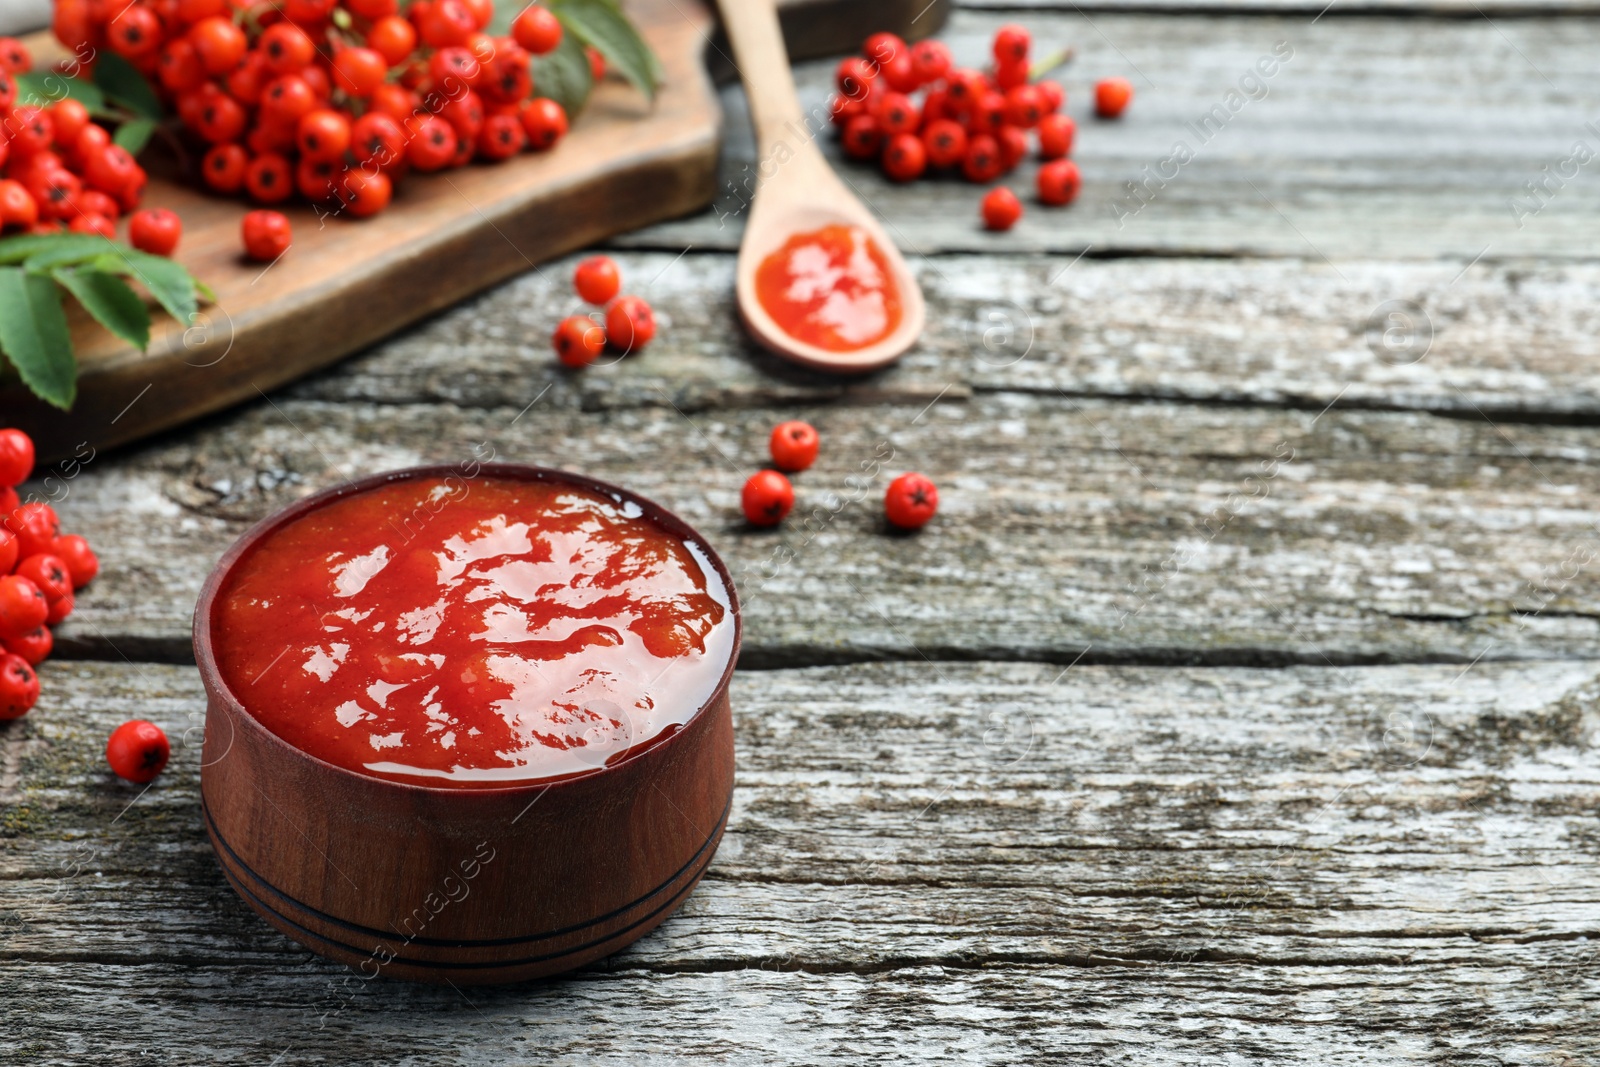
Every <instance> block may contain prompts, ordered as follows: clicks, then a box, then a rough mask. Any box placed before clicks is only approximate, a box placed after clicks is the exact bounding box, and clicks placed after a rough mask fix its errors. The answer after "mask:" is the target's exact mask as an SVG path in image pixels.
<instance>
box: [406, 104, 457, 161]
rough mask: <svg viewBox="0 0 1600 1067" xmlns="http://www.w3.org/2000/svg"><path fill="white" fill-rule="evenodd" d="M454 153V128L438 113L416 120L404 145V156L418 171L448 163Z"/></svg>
mask: <svg viewBox="0 0 1600 1067" xmlns="http://www.w3.org/2000/svg"><path fill="white" fill-rule="evenodd" d="M455 154H456V128H455V127H454V126H452V125H450V124H449V123H448V122H446V121H445V120H444V119H442V118H440V117H439V116H438V115H428V116H425V117H423V118H422V119H420V120H418V122H417V125H416V129H415V130H414V131H413V133H412V135H411V143H410V144H408V145H407V146H406V158H407V159H409V160H410V161H411V165H412V166H413V167H416V168H417V169H418V170H420V171H435V170H439V169H440V168H442V167H444V166H446V165H447V164H449V162H450V160H451V158H452V157H454V156H455Z"/></svg>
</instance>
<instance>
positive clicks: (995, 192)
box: [983, 185, 1022, 230]
mask: <svg viewBox="0 0 1600 1067" xmlns="http://www.w3.org/2000/svg"><path fill="white" fill-rule="evenodd" d="M1021 217H1022V201H1020V200H1018V199H1017V194H1016V193H1013V192H1012V191H1011V190H1010V189H1007V188H1006V187H1005V186H1003V185H997V186H995V187H994V188H993V189H990V190H989V192H988V193H987V194H985V195H984V198H983V224H984V225H985V226H987V227H989V229H991V230H1009V229H1011V227H1012V226H1014V225H1016V222H1017V220H1018V219H1020V218H1021Z"/></svg>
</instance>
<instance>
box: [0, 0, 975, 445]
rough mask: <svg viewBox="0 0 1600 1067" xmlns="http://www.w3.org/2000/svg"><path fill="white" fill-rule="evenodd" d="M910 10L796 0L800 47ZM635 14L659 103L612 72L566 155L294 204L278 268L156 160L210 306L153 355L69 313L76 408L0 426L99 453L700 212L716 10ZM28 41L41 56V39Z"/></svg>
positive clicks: (937, 16)
mask: <svg viewBox="0 0 1600 1067" xmlns="http://www.w3.org/2000/svg"><path fill="white" fill-rule="evenodd" d="M910 4H911V0H902V2H900V3H898V4H896V5H892V6H891V7H890V8H888V9H886V10H885V11H884V12H883V13H882V15H881V16H869V13H867V12H865V11H863V10H861V9H859V8H857V7H855V6H854V5H848V4H840V3H837V2H833V0H821V2H819V0H799V2H798V3H794V2H793V0H791V6H793V7H794V8H795V9H796V10H795V12H794V13H793V14H792V15H791V22H794V21H796V20H797V19H798V20H801V21H802V24H803V26H804V34H803V38H804V39H803V42H802V43H803V44H804V46H805V47H808V48H811V49H813V50H815V49H816V48H818V47H823V46H831V47H835V48H842V47H845V46H846V44H847V43H848V42H855V41H858V40H860V38H861V36H862V35H863V33H864V32H866V30H865V29H864V27H869V26H873V25H875V24H876V19H877V18H878V17H886V18H889V19H890V20H891V21H897V24H903V25H904V26H905V27H906V28H908V29H916V28H919V27H920V28H921V29H922V30H923V31H925V32H931V31H932V30H934V29H937V28H938V26H939V23H940V20H941V19H942V18H943V16H944V14H945V12H946V5H945V4H942V3H941V4H935V5H933V6H932V7H931V8H930V9H929V10H928V12H927V14H926V15H925V17H923V18H922V19H920V20H919V21H918V23H917V24H913V23H912V22H911V21H910V18H909V17H908V16H907V15H906V13H905V12H904V11H902V10H901V9H902V8H909V7H910ZM632 14H633V16H634V17H635V19H636V21H637V22H638V24H639V26H640V30H641V32H642V33H644V35H645V36H646V38H647V39H648V40H649V41H650V43H651V45H652V47H653V48H654V50H655V51H656V53H657V55H658V56H659V57H660V58H661V61H662V65H663V69H664V74H663V79H662V88H661V91H660V92H659V93H658V94H657V96H656V98H655V100H654V101H653V102H651V101H647V100H645V99H644V97H642V96H641V95H639V94H638V93H636V92H635V91H633V90H632V89H631V88H628V87H626V86H625V85H624V84H623V83H621V82H620V81H619V80H617V79H610V80H609V81H608V82H607V83H605V84H603V85H602V86H601V87H600V88H599V89H598V90H597V91H596V93H595V94H594V96H593V97H592V98H591V100H590V102H589V104H588V105H587V106H586V107H585V109H584V111H583V113H582V114H581V115H580V116H579V117H578V118H577V120H576V121H575V122H574V125H573V129H572V132H571V134H570V135H569V136H568V137H567V138H565V139H564V140H563V141H562V143H561V145H560V146H558V148H557V149H555V150H553V151H551V152H548V153H525V154H523V155H520V156H517V157H516V158H514V159H512V160H509V161H507V162H506V163H503V164H499V165H495V166H471V167H466V168H462V169H460V170H456V171H452V172H450V173H448V174H438V175H426V176H424V175H412V176H410V177H409V178H408V179H407V180H406V181H405V182H404V183H402V185H401V186H400V188H399V189H398V190H397V193H396V197H395V203H394V206H393V207H392V208H391V209H390V210H388V211H386V212H384V213H383V214H382V215H381V216H379V217H377V218H373V219H364V220H355V219H351V218H347V217H344V216H343V214H342V213H341V212H338V211H333V212H329V211H328V210H326V209H325V208H324V209H321V210H319V209H317V208H315V207H312V206H309V205H305V204H298V205H291V206H287V207H286V208H285V213H286V214H288V215H289V217H290V221H291V222H292V223H293V226H294V234H295V244H294V248H293V251H292V252H290V253H289V254H288V255H287V257H286V258H285V259H284V260H283V261H282V263H281V265H278V264H274V265H271V266H268V267H263V265H262V264H259V263H250V262H247V261H245V260H244V259H243V258H242V257H241V255H240V251H239V220H240V219H241V218H242V217H243V216H244V214H245V212H246V211H248V210H249V209H250V207H251V205H250V204H247V203H245V202H243V201H235V200H228V199H223V198H218V197H215V196H211V195H209V194H207V193H205V192H204V191H202V190H200V189H198V188H194V187H193V186H192V184H191V183H190V182H188V181H185V180H183V178H182V176H181V173H180V168H179V166H178V164H177V163H176V162H175V161H173V160H162V159H155V160H152V161H147V162H149V163H150V165H151V167H152V171H153V178H152V182H151V185H150V188H149V190H148V191H147V193H146V196H145V201H144V203H145V205H146V206H159V207H169V208H172V209H174V210H176V211H178V213H179V214H180V215H181V216H182V217H183V219H184V223H185V233H184V240H183V243H182V246H181V247H180V249H179V252H178V255H177V258H178V259H179V260H180V261H181V262H183V264H184V265H185V266H187V267H188V268H189V269H190V270H191V272H192V273H194V275H195V276H196V277H198V278H200V279H201V280H203V281H205V282H206V283H207V284H209V285H210V286H211V287H212V288H213V289H214V290H215V292H216V302H215V304H214V305H213V306H211V307H208V308H206V309H203V311H202V312H201V313H200V315H199V316H198V318H197V320H196V321H195V322H193V323H179V322H176V321H175V320H173V319H171V318H170V317H167V316H163V315H158V316H157V320H158V321H157V323H156V326H155V328H154V330H153V332H152V336H151V342H150V347H149V349H148V351H146V352H144V353H141V352H139V351H138V350H136V349H134V348H132V347H130V346H128V345H127V344H125V343H124V342H122V341H120V340H118V339H117V338H115V337H113V336H111V334H109V333H108V332H106V331H105V330H104V329H102V328H101V327H99V326H98V325H97V324H95V323H94V322H93V321H92V320H91V319H90V318H89V317H88V316H87V315H86V314H78V315H76V316H75V318H74V329H73V340H74V347H75V349H76V352H77V355H78V361H79V365H80V368H81V373H80V376H79V396H78V401H77V403H76V405H75V406H74V408H73V410H72V412H71V413H70V414H64V413H62V412H60V411H57V410H56V409H54V408H52V407H49V406H48V405H46V404H44V403H43V402H41V401H38V400H36V399H35V398H34V397H33V396H32V395H31V394H29V393H28V392H27V391H26V390H25V389H24V388H23V387H22V385H21V384H20V382H18V381H17V380H16V379H15V378H14V377H12V376H7V377H5V378H3V379H0V408H3V409H4V410H5V412H6V421H7V424H8V425H16V426H21V427H22V428H23V429H25V430H27V431H28V432H29V433H31V434H33V435H34V437H35V438H36V440H37V441H38V444H39V447H40V449H41V451H42V452H43V453H44V454H45V455H48V456H51V457H58V456H64V455H70V454H71V453H72V451H73V445H74V444H75V443H76V442H77V441H79V440H82V439H83V438H85V437H90V438H92V439H94V440H95V441H96V442H97V443H99V444H100V446H101V447H104V446H109V445H114V444H119V443H122V442H126V441H131V440H136V439H138V438H139V437H142V436H145V435H148V434H150V433H153V432H155V431H157V430H161V429H166V428H168V427H171V426H175V425H179V424H181V423H183V422H186V421H189V420H192V419H194V418H197V417H199V416H201V415H205V414H209V413H211V412H214V411H217V410H219V409H221V408H225V407H228V406H229V405H231V404H236V403H238V402H239V401H241V400H244V399H249V398H253V397H255V396H256V395H258V392H257V391H258V390H260V389H270V388H273V387H275V386H277V385H280V384H283V383H284V382H288V381H292V380H294V379H295V378H297V377H300V376H301V375H304V374H306V373H308V372H310V371H312V370H315V369H318V368H320V367H325V366H327V365H329V364H330V363H333V362H336V361H337V360H339V359H342V358H343V357H345V356H347V355H349V354H350V353H351V352H354V351H356V350H357V349H359V348H362V347H364V346H366V345H369V344H371V343H372V342H374V341H376V340H378V339H379V338H382V337H384V336H387V335H388V334H391V333H393V332H395V331H396V330H398V329H400V328H402V327H404V326H407V325H409V324H411V323H413V322H416V321H417V320H419V319H422V318H424V317H426V316H428V315H430V314H433V313H435V312H438V311H441V310H443V309H444V308H447V307H449V306H450V305H452V304H454V303H457V302H459V301H460V300H462V299H464V298H465V297H467V296H470V295H472V294H473V293H476V292H479V291H481V290H483V289H484V288H486V287H488V286H490V285H493V284H494V283H496V282H499V281H502V280H504V279H505V278H507V277H510V276H512V275H514V274H518V273H521V272H523V271H525V270H528V269H530V268H531V267H533V266H534V264H535V263H538V262H540V261H543V260H545V259H549V258H551V257H553V256H558V255H561V254H563V253H566V252H570V251H572V250H573V249H576V248H581V247H583V246H585V245H589V244H593V243H594V242H595V241H597V240H600V239H601V238H604V237H607V236H610V235H612V234H615V233H618V232H620V231H625V230H629V229H634V228H637V227H639V226H642V225H644V224H646V223H649V222H655V221H659V220H661V219H665V218H672V217H674V216H676V215H681V214H683V213H685V212H688V211H693V210H695V209H697V208H700V207H702V206H703V205H705V204H706V203H707V202H709V200H710V199H711V196H712V194H713V184H714V177H713V170H714V167H715V161H716V155H717V142H718V137H719V133H720V128H721V112H720V110H719V108H718V106H717V100H716V97H715V95H714V93H713V91H712V86H711V82H710V80H709V77H708V75H707V72H706V69H705V62H706V56H707V54H708V52H710V53H711V54H715V52H714V50H713V49H711V48H710V47H709V42H708V34H709V33H710V32H711V28H712V25H713V23H712V18H711V15H710V12H709V11H708V10H707V7H706V5H705V4H704V3H703V2H702V0H637V2H636V3H634V5H633V8H632ZM35 43H36V44H37V45H38V50H39V51H40V52H41V61H43V59H44V56H45V50H46V49H47V48H48V47H49V44H48V41H47V40H40V39H35ZM156 155H159V153H156Z"/></svg>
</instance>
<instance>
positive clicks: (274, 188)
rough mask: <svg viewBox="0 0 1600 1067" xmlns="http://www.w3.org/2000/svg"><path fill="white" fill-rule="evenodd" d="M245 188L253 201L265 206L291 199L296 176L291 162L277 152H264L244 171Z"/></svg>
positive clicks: (247, 216)
mask: <svg viewBox="0 0 1600 1067" xmlns="http://www.w3.org/2000/svg"><path fill="white" fill-rule="evenodd" d="M244 187H245V189H246V190H247V191H248V192H249V193H250V196H251V198H252V199H254V200H258V201H260V202H261V203H263V204H276V203H278V202H279V201H283V200H287V199H289V197H290V195H291V194H293V193H294V174H293V173H292V172H291V171H290V169H289V161H288V160H287V159H286V158H284V157H283V156H282V155H280V154H279V153H277V152H263V153H262V154H261V155H259V156H257V157H256V158H254V159H252V160H251V161H250V165H249V166H247V167H246V168H245V169H244ZM249 217H250V216H249V215H246V216H245V218H246V219H248V218H249Z"/></svg>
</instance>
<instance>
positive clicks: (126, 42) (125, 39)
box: [106, 4, 161, 60]
mask: <svg viewBox="0 0 1600 1067" xmlns="http://www.w3.org/2000/svg"><path fill="white" fill-rule="evenodd" d="M106 40H107V41H108V42H109V43H110V45H111V50H112V51H113V52H116V53H117V54H118V55H122V56H127V57H128V58H129V59H133V60H138V59H142V58H143V57H144V56H147V55H149V54H150V53H152V52H154V51H155V50H156V49H157V48H159V47H161V19H160V18H159V17H157V15H156V13H155V12H154V11H151V10H150V9H149V8H147V7H144V6H143V5H141V4H131V5H129V6H127V7H124V8H123V9H122V10H121V11H119V12H118V13H117V15H116V17H115V18H113V19H112V20H111V21H110V22H108V23H107V24H106Z"/></svg>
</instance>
